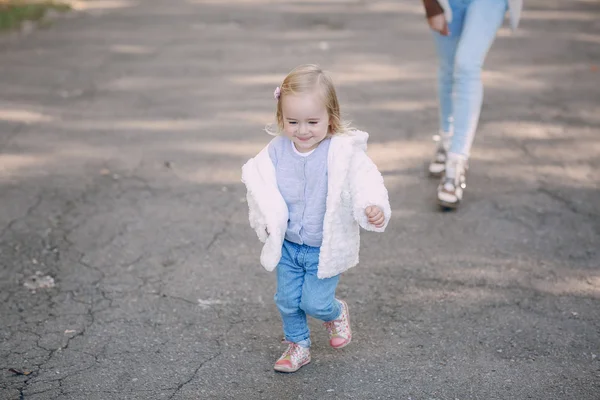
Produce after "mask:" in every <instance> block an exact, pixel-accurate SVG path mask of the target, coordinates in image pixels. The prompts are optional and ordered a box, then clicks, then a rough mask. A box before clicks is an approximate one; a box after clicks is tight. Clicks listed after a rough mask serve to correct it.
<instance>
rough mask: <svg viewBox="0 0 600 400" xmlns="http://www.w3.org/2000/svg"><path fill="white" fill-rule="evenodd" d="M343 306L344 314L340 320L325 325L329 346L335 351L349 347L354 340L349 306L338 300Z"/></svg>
mask: <svg viewBox="0 0 600 400" xmlns="http://www.w3.org/2000/svg"><path fill="white" fill-rule="evenodd" d="M338 301H339V302H340V303H341V305H342V313H341V314H340V317H339V318H338V319H334V320H333V321H328V322H325V323H324V324H323V325H325V327H326V328H327V332H329V344H330V345H331V347H333V348H334V349H341V348H342V347H345V346H347V345H348V344H349V343H350V341H351V340H352V329H350V313H349V312H348V304H346V302H345V301H344V300H338Z"/></svg>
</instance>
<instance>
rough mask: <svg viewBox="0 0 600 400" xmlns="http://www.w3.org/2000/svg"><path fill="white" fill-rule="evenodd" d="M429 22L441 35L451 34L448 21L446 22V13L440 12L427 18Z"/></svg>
mask: <svg viewBox="0 0 600 400" xmlns="http://www.w3.org/2000/svg"><path fill="white" fill-rule="evenodd" d="M427 23H428V24H429V27H430V28H431V29H432V30H434V31H436V32H438V33H439V34H440V35H443V36H448V35H450V31H449V30H448V23H447V22H446V18H445V17H444V14H438V15H434V16H433V17H429V18H427Z"/></svg>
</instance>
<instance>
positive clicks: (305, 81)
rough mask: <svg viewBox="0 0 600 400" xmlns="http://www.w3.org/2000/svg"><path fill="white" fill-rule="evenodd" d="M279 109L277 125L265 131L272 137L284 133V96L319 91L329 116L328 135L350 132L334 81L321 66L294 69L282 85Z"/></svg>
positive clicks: (278, 102)
mask: <svg viewBox="0 0 600 400" xmlns="http://www.w3.org/2000/svg"><path fill="white" fill-rule="evenodd" d="M279 89H280V93H279V98H278V99H277V109H276V112H275V118H276V120H277V122H276V124H271V125H267V127H266V128H265V130H266V131H267V133H269V134H271V135H279V134H280V133H281V132H283V111H282V109H281V101H282V100H283V97H284V96H287V95H295V94H299V93H307V92H312V91H314V90H317V91H319V92H320V94H321V96H322V98H323V103H324V105H325V108H326V109H327V114H328V115H329V128H328V131H327V134H328V135H337V134H340V133H345V132H347V131H348V130H350V129H351V128H350V125H349V124H348V123H346V122H344V121H343V120H342V117H341V114H340V104H339V102H338V98H337V94H336V92H335V87H334V86H333V81H332V80H331V78H330V77H329V75H327V74H326V73H325V72H324V71H323V70H322V69H321V68H319V66H317V65H313V64H304V65H300V66H298V67H296V68H294V69H293V70H292V71H290V73H289V74H288V75H287V76H286V77H285V79H284V80H283V82H282V83H281V87H280V88H279Z"/></svg>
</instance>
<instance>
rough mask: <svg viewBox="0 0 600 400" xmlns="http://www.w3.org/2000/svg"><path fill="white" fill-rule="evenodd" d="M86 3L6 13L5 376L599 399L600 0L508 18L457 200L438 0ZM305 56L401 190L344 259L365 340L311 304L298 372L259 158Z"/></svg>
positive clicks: (180, 389) (287, 390)
mask: <svg viewBox="0 0 600 400" xmlns="http://www.w3.org/2000/svg"><path fill="white" fill-rule="evenodd" d="M82 4H83V5H85V6H87V7H88V10H85V11H82V12H79V13H75V14H73V16H72V18H66V19H62V20H59V21H57V22H56V23H55V24H54V25H53V26H52V27H50V28H49V29H45V30H41V31H35V32H33V33H31V34H29V35H4V36H0V241H1V243H0V398H1V399H28V400H40V399H89V400H95V399H99V400H100V399H101V400H105V399H403V400H408V399H412V400H421V399H423V400H430V399H438V400H455V399H460V400H466V399H482V400H492V399H503V400H504V399H510V400H512V399H538V400H548V399H574V400H598V399H600V301H599V300H600V191H599V190H600V178H599V174H598V169H600V136H599V135H600V100H599V99H600V71H599V66H598V65H599V64H600V22H599V21H600V4H599V3H598V2H597V1H593V0H587V1H584V0H579V1H575V0H573V1H570V2H560V1H547V0H528V1H526V10H525V12H524V14H523V20H522V23H521V29H520V30H519V31H518V32H517V33H516V34H514V35H511V34H510V32H509V31H508V29H507V28H503V29H502V31H501V32H500V37H499V38H498V40H497V42H496V43H495V45H494V48H493V49H492V52H491V53H490V55H489V57H488V63H487V69H486V72H485V74H484V79H485V85H486V97H485V104H484V109H483V113H482V119H481V124H480V129H479V133H478V136H477V138H476V143H475V147H474V150H473V157H472V161H471V170H470V175H469V187H468V192H467V196H466V200H465V203H464V206H463V207H462V208H461V209H460V210H459V211H458V212H456V213H441V212H439V211H438V210H437V209H436V206H435V202H434V192H435V187H436V182H435V181H430V180H428V179H427V177H426V175H425V173H424V165H425V162H426V161H427V160H428V158H429V156H430V155H431V151H432V143H431V141H430V137H431V135H432V133H434V132H435V130H436V125H437V124H436V115H437V111H436V103H435V60H434V54H433V46H432V42H431V37H430V34H429V33H428V30H427V27H426V25H425V22H424V20H423V15H422V10H421V6H420V4H419V2H418V1H408V0H403V1H384V0H362V1H361V0H356V1H352V0H347V1H344V0H341V1H339V0H338V1H334V0H330V1H320V2H318V1H314V2H308V1H300V0H298V1H291V0H290V1H284V0H272V1H268V0H246V1H244V0H236V1H234V0H222V1H216V0H213V1H210V0H188V1H184V0H171V1H166V0H163V1H159V0H145V1H133V0H119V1H92V0H90V1H87V2H83V3H82ZM306 62H313V63H319V64H321V65H322V66H323V67H324V68H326V69H328V70H329V71H331V73H332V76H333V77H334V79H335V81H336V82H337V84H338V88H339V95H340V98H341V101H342V105H343V111H344V112H345V113H346V114H347V116H348V117H349V118H350V119H351V120H352V121H354V125H355V126H357V127H359V128H362V129H364V130H367V131H368V132H370V133H371V141H370V147H369V154H370V155H371V157H372V158H373V159H374V160H375V161H376V163H377V164H378V166H379V167H380V169H381V170H382V172H383V173H384V177H385V180H386V183H387V185H388V188H389V190H390V196H391V203H392V208H393V211H394V216H393V220H392V222H391V224H390V226H389V229H388V231H387V232H386V233H385V234H383V235H376V234H368V233H364V234H363V235H362V249H361V264H360V265H359V266H358V267H356V268H354V269H352V270H350V271H349V272H348V273H346V274H344V276H343V277H342V280H341V283H340V287H339V296H340V297H342V298H345V299H347V300H348V303H349V306H350V310H351V313H352V321H353V328H354V334H355V336H354V340H353V343H352V345H350V346H348V347H347V348H345V349H343V350H341V351H335V350H333V349H330V348H329V347H328V346H327V339H326V333H325V332H324V330H323V328H322V327H321V326H320V325H319V324H318V322H316V321H311V327H312V328H313V341H314V346H313V362H312V363H311V364H310V365H309V366H307V367H305V368H303V369H302V370H301V371H299V372H298V373H295V374H292V375H281V374H276V373H274V372H273V371H272V364H273V362H274V361H275V359H276V358H277V357H278V356H279V355H280V353H281V351H282V350H283V347H282V345H281V344H280V343H279V339H280V337H281V325H280V320H279V316H278V313H277V310H276V308H275V306H274V304H273V302H272V295H273V292H274V288H275V281H274V275H273V274H269V273H267V272H266V271H264V270H263V269H262V267H260V266H259V264H258V256H259V252H260V245H259V242H258V240H257V239H256V237H255V235H254V233H253V232H252V230H251V229H250V227H249V226H248V222H247V205H246V204H245V200H244V197H245V191H244V187H243V185H242V184H241V183H240V167H241V165H242V164H243V163H244V162H245V161H246V160H247V159H248V158H249V157H251V156H253V155H254V154H255V153H256V152H257V151H259V150H260V149H261V148H262V146H264V145H265V144H266V143H267V141H268V140H269V137H268V136H267V135H266V134H264V133H263V132H261V129H262V127H263V126H264V124H265V123H267V122H269V121H270V120H271V118H272V115H273V111H274V103H273V100H272V91H273V88H274V87H275V86H276V85H277V84H278V83H279V82H280V80H281V79H282V78H283V76H284V74H285V73H286V72H287V71H288V70H290V69H291V68H292V67H294V66H296V65H297V64H301V63H306ZM36 272H39V273H38V275H37V277H35V278H32V276H33V275H35V274H36ZM45 276H50V277H52V278H53V280H54V286H53V287H46V288H38V289H35V290H32V289H30V288H31V287H35V286H36V285H38V284H39V283H40V281H41V279H42V278H43V277H45ZM25 285H28V286H25ZM49 286H52V284H51V282H50V284H49ZM10 368H14V369H17V370H24V371H27V372H31V373H30V374H29V375H16V374H15V373H13V372H10V371H9V369H10Z"/></svg>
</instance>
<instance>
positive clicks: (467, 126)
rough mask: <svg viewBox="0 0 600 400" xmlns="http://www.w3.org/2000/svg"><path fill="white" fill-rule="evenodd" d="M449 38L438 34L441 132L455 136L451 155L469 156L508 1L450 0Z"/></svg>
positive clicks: (435, 34)
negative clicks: (486, 68) (487, 67)
mask: <svg viewBox="0 0 600 400" xmlns="http://www.w3.org/2000/svg"><path fill="white" fill-rule="evenodd" d="M449 2H450V7H451V8H452V14H453V17H452V22H451V23H450V25H449V26H448V28H449V30H450V35H449V36H442V35H441V34H439V33H437V32H434V37H435V45H436V50H437V55H438V59H439V72H438V97H439V102H440V130H441V131H442V132H444V133H446V134H451V133H453V136H452V141H451V144H450V149H449V152H450V153H454V154H458V155H461V156H463V157H465V158H467V157H469V153H470V151H471V145H472V144H473V138H474V136H475V130H476V129H477V123H478V122H479V113H480V112H481V103H482V101H483V85H482V83H481V68H482V66H483V62H484V60H485V56H486V54H487V52H488V50H489V49H490V47H491V46H492V43H493V42H494V39H495V37H496V32H497V31H498V28H499V27H500V25H502V21H503V20H504V14H505V13H506V10H507V8H508V3H507V0H449Z"/></svg>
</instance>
